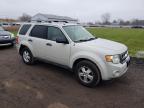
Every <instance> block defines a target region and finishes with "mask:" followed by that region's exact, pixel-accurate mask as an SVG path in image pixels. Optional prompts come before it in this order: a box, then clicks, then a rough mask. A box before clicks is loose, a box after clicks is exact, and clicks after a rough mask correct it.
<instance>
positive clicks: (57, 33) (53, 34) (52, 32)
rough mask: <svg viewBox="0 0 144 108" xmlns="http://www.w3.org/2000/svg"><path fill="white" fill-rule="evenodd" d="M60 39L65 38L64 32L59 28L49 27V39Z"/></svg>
mask: <svg viewBox="0 0 144 108" xmlns="http://www.w3.org/2000/svg"><path fill="white" fill-rule="evenodd" d="M58 37H61V38H65V36H64V34H63V33H62V31H61V30H60V29H59V28H57V27H48V39H49V40H52V41H56V39H57V38H58Z"/></svg>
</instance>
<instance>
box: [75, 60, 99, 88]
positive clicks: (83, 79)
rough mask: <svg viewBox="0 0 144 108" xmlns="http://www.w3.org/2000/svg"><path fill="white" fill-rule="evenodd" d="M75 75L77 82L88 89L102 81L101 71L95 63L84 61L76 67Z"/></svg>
mask: <svg viewBox="0 0 144 108" xmlns="http://www.w3.org/2000/svg"><path fill="white" fill-rule="evenodd" d="M75 74H76V78H77V80H78V81H79V82H80V83H81V84H82V85H84V86H87V87H94V86H96V85H98V84H99V83H100V81H101V75H100V71H99V69H98V68H97V66H96V65H95V64H94V63H92V62H90V61H87V60H83V61H81V62H79V63H78V64H77V65H76V67H75Z"/></svg>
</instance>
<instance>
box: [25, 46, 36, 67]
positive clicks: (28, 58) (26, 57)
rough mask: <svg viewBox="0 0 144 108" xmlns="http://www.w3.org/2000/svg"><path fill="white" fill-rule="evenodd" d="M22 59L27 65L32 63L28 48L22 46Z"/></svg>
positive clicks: (32, 59) (32, 58)
mask: <svg viewBox="0 0 144 108" xmlns="http://www.w3.org/2000/svg"><path fill="white" fill-rule="evenodd" d="M22 59H23V62H24V63H25V64H28V65H32V64H34V57H33V55H32V53H31V51H30V50H29V49H28V48H24V49H23V50H22Z"/></svg>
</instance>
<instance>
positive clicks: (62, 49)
mask: <svg viewBox="0 0 144 108" xmlns="http://www.w3.org/2000/svg"><path fill="white" fill-rule="evenodd" d="M16 43H17V49H18V51H19V54H20V55H21V56H22V59H23V61H24V63H26V64H28V65H30V64H33V63H34V61H35V60H44V61H48V62H51V63H54V64H59V65H60V66H63V67H67V68H70V69H71V70H73V72H74V73H75V75H76V78H77V79H78V81H79V82H80V83H81V84H83V85H85V86H88V87H93V86H96V85H98V84H99V83H100V81H101V80H110V79H112V78H117V77H120V76H122V75H123V74H124V73H126V71H127V69H128V66H129V63H130V57H129V55H128V48H127V47H126V46H125V45H123V44H120V43H117V42H113V41H110V40H106V39H101V38H98V37H94V36H93V35H92V34H90V33H89V32H88V31H87V30H86V29H85V28H83V27H82V26H80V25H77V24H70V23H27V24H26V23H25V24H23V25H22V26H21V28H20V30H19V32H18V35H17V39H16Z"/></svg>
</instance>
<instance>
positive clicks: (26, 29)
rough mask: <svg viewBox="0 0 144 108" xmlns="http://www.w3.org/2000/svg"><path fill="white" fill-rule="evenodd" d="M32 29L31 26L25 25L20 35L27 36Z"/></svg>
mask: <svg viewBox="0 0 144 108" xmlns="http://www.w3.org/2000/svg"><path fill="white" fill-rule="evenodd" d="M30 27H31V25H30V24H25V25H23V26H22V28H21V30H20V32H19V34H20V35H25V34H26V33H27V31H28V30H29V28H30Z"/></svg>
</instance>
